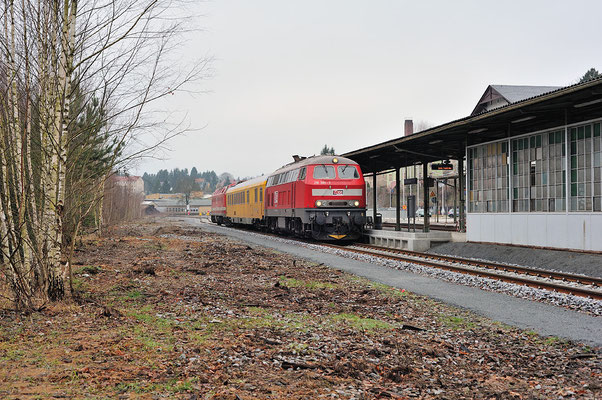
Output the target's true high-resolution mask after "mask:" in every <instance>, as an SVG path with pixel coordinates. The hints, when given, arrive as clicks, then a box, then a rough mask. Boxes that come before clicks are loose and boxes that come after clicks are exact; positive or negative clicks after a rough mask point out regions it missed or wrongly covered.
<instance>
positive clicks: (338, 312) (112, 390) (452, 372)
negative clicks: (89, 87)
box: [0, 222, 601, 400]
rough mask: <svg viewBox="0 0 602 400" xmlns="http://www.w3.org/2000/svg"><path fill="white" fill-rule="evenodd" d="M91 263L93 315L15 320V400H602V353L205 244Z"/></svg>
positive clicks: (65, 311)
mask: <svg viewBox="0 0 602 400" xmlns="http://www.w3.org/2000/svg"><path fill="white" fill-rule="evenodd" d="M79 250H80V251H78V252H77V254H78V257H79V259H78V260H77V265H82V266H84V267H82V268H81V269H80V270H78V271H77V272H76V278H77V279H79V280H80V281H81V283H82V285H84V287H85V290H84V291H82V298H81V299H80V301H79V302H78V303H77V304H72V305H70V304H67V305H53V306H51V307H49V308H48V309H47V310H44V311H43V312H41V313H39V314H37V315H33V316H30V317H24V316H19V315H17V314H11V313H6V312H4V313H2V314H0V326H1V328H2V329H0V361H1V362H2V366H3V367H2V368H1V369H0V397H1V398H9V399H10V398H13V399H16V398H21V397H28V396H30V397H34V396H39V397H52V395H55V396H56V395H58V396H69V397H70V398H81V397H85V396H86V395H89V394H91V393H93V394H94V396H97V397H101V398H102V397H107V398H162V397H165V398H181V399H234V400H237V399H244V400H247V399H282V398H288V399H319V398H327V397H328V398H330V397H334V398H344V399H409V398H426V399H428V398H433V399H435V398H446V399H460V398H482V399H489V398H515V399H532V398H535V399H538V398H539V399H547V398H552V397H553V398H558V397H564V398H576V397H579V398H595V397H596V396H599V395H600V386H599V383H598V382H599V381H600V377H601V376H600V374H601V367H600V353H599V349H591V348H588V347H587V346H584V345H580V344H574V343H567V342H564V341H562V340H556V339H555V340H550V339H543V338H539V337H537V336H536V335H532V334H529V333H528V332H523V331H520V330H517V329H512V328H509V327H505V326H501V325H499V324H495V323H492V322H491V321H488V320H486V319H484V318H480V317H478V316H475V315H472V314H470V313H468V312H466V311H463V310H458V309H454V308H451V307H448V306H445V305H443V304H440V303H437V302H435V301H432V300H430V299H427V298H422V297H419V296H415V295H412V294H411V293H408V292H407V291H405V290H403V289H402V290H398V289H392V288H389V287H387V286H385V285H379V284H374V283H370V282H368V281H366V280H364V279H361V278H357V277H353V276H350V275H347V274H345V273H342V272H341V271H336V270H332V269H330V268H328V267H327V266H323V265H315V264H312V263H309V262H307V261H304V260H301V259H295V258H293V257H290V256H287V255H284V254H279V253H276V252H273V251H271V250H267V249H262V248H259V247H254V246H249V245H247V244H241V243H237V242H235V241H232V240H230V239H226V238H224V237H220V236H218V235H214V234H208V233H204V232H201V231H200V230H198V229H194V228H182V227H178V226H174V225H169V224H165V223H163V222H159V223H153V222H148V223H145V224H141V225H131V226H126V227H124V228H123V229H122V230H121V231H119V230H117V231H116V232H115V233H114V235H113V236H110V237H107V238H102V239H100V240H96V239H95V240H94V241H93V242H92V241H90V242H88V243H87V244H86V245H84V246H83V247H82V248H80V249H79ZM93 266H96V267H93ZM46 321H50V323H46ZM65 349H68V350H70V352H69V353H68V354H66V352H65Z"/></svg>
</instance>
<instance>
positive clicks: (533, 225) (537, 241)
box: [466, 213, 602, 251]
mask: <svg viewBox="0 0 602 400" xmlns="http://www.w3.org/2000/svg"><path fill="white" fill-rule="evenodd" d="M466 240H468V241H469V242H491V243H505V244H516V245H525V246H540V247H553V248H559V249H575V250H589V251H602V213H568V214H566V213H565V214H561V213H511V214H508V213H486V214H481V213H470V214H468V215H467V216H466Z"/></svg>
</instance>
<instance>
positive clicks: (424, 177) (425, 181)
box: [422, 161, 431, 232]
mask: <svg viewBox="0 0 602 400" xmlns="http://www.w3.org/2000/svg"><path fill="white" fill-rule="evenodd" d="M422 182H423V185H422V187H423V192H424V193H423V196H424V197H423V199H424V228H423V230H422V231H423V232H430V230H431V219H430V217H429V178H428V163H427V162H426V161H424V162H423V163H422Z"/></svg>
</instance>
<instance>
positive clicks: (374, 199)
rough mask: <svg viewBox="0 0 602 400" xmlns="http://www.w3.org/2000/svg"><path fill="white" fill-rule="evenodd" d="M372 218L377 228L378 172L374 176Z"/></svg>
mask: <svg viewBox="0 0 602 400" xmlns="http://www.w3.org/2000/svg"><path fill="white" fill-rule="evenodd" d="M372 218H373V219H372V221H374V222H373V224H374V225H375V226H376V172H374V174H373V175H372Z"/></svg>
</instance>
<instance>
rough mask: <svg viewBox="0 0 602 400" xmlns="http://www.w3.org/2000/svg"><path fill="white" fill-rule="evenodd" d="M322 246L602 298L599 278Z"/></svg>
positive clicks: (403, 252)
mask: <svg viewBox="0 0 602 400" xmlns="http://www.w3.org/2000/svg"><path fill="white" fill-rule="evenodd" d="M322 245H325V246H327V247H332V248H336V249H338V250H344V251H350V252H354V253H359V254H364V255H370V256H376V257H383V258H387V259H391V260H395V261H404V262H410V263H414V264H418V265H422V266H426V267H431V268H439V269H445V270H448V271H453V272H459V273H463V274H468V275H475V276H479V277H483V278H490V279H495V280H500V281H503V282H508V283H514V284H518V285H525V286H529V287H534V288H538V289H545V290H549V291H553V292H560V293H566V294H572V295H575V296H580V297H586V298H591V299H594V300H602V290H599V288H600V287H602V279H600V278H596V277H589V276H584V275H576V274H569V273H563V272H553V271H545V270H541V269H535V268H529V267H520V266H514V265H506V264H498V263H490V262H486V261H477V260H471V259H466V258H459V257H451V256H440V255H436V254H426V253H420V252H414V251H408V250H397V249H389V248H385V247H378V246H372V245H367V244H355V245H353V246H339V245H332V244H322ZM567 282H570V283H567Z"/></svg>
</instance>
